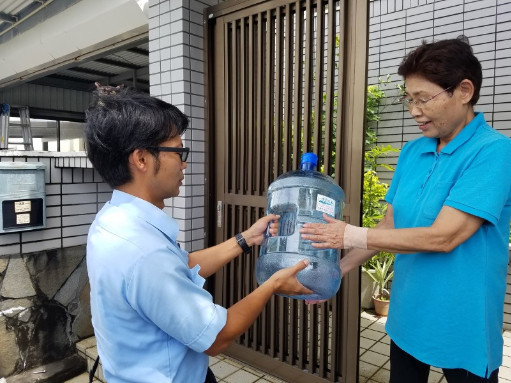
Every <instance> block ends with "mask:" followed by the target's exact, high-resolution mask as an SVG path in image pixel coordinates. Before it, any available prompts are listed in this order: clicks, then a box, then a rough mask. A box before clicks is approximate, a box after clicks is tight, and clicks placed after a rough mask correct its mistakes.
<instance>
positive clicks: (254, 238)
mask: <svg viewBox="0 0 511 383" xmlns="http://www.w3.org/2000/svg"><path fill="white" fill-rule="evenodd" d="M279 218H280V215H276V214H268V215H267V216H264V217H262V218H260V219H258V220H257V221H256V222H255V223H254V224H253V225H252V226H250V228H248V229H247V230H245V231H244V232H243V233H241V234H242V235H243V238H245V241H247V245H249V246H254V245H260V244H261V242H263V239H264V233H265V232H266V229H267V228H268V225H269V224H270V222H272V221H273V222H274V223H275V222H278V220H279ZM272 225H273V224H272Z"/></svg>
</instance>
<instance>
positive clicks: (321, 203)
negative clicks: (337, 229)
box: [316, 194, 335, 217]
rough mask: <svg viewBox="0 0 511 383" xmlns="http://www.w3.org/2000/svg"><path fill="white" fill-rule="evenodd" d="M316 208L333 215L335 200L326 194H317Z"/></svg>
mask: <svg viewBox="0 0 511 383" xmlns="http://www.w3.org/2000/svg"><path fill="white" fill-rule="evenodd" d="M316 210H319V211H322V212H323V213H326V214H328V215H331V216H332V217H334V216H335V200H334V199H333V198H330V197H327V196H326V195H322V194H318V197H317V199H316Z"/></svg>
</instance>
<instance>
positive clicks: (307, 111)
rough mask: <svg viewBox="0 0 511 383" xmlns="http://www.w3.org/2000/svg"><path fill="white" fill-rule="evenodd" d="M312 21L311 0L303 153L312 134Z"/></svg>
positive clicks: (307, 12) (307, 22)
mask: <svg viewBox="0 0 511 383" xmlns="http://www.w3.org/2000/svg"><path fill="white" fill-rule="evenodd" d="M312 19H313V9H312V4H311V0H307V2H306V8H305V72H304V75H305V81H304V90H303V93H304V106H303V116H304V117H303V151H304V152H309V151H310V149H311V146H310V140H311V138H310V135H311V134H310V133H311V124H310V123H311V121H310V115H311V103H312V86H311V84H312V70H313V63H312V59H313V57H312V56H313V54H312V48H313V46H312V45H313V42H312V40H313V37H312V31H313V28H312V24H313V23H312Z"/></svg>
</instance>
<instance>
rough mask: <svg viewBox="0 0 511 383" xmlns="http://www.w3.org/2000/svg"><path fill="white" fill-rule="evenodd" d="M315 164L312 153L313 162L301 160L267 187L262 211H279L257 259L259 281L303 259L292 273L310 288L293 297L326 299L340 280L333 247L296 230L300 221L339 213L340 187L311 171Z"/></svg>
mask: <svg viewBox="0 0 511 383" xmlns="http://www.w3.org/2000/svg"><path fill="white" fill-rule="evenodd" d="M310 154H313V153H307V154H306V155H310ZM304 156H305V155H304ZM313 156H314V157H316V156H315V155H313ZM310 158H311V157H310V156H309V157H308V159H309V160H310ZM302 161H303V156H302ZM316 164H317V157H316V158H315V159H314V158H312V165H313V166H311V163H306V164H305V165H304V164H303V163H302V165H303V166H301V169H300V170H295V171H291V172H288V173H285V174H283V175H281V176H280V177H279V178H277V180H275V181H274V182H272V184H271V185H270V187H269V188H268V202H267V209H266V210H267V213H272V214H278V215H280V219H279V221H278V231H277V233H276V235H274V236H268V237H266V238H265V239H264V241H263V243H262V244H261V251H260V256H259V259H258V261H257V265H256V278H257V281H258V283H259V284H261V283H263V282H264V281H266V280H267V279H268V278H269V277H270V276H271V275H273V274H274V273H275V272H276V271H278V270H280V269H282V268H287V267H291V266H293V265H295V264H296V263H298V262H299V261H301V260H303V259H308V260H309V265H308V266H307V268H305V269H304V270H302V271H300V272H299V273H298V275H297V277H298V280H299V281H300V282H301V283H302V284H303V285H304V286H306V287H308V288H309V289H311V290H312V291H314V293H313V294H310V295H301V296H292V298H297V299H309V300H320V299H328V298H330V297H331V296H333V295H334V294H335V293H336V292H337V290H338V289H339V286H340V283H341V273H340V269H339V265H338V262H339V252H338V250H336V249H316V248H314V247H313V246H312V242H311V241H309V240H305V239H303V238H301V235H300V229H301V227H302V226H303V225H304V224H305V223H325V220H324V219H323V213H326V214H328V215H329V216H331V217H334V218H337V219H339V218H340V217H341V216H342V209H343V206H344V192H343V191H342V189H341V188H340V187H339V186H338V185H337V184H335V183H334V182H333V180H332V179H331V178H330V177H328V176H325V175H323V174H321V173H319V172H317V171H315V170H314V169H315V166H316Z"/></svg>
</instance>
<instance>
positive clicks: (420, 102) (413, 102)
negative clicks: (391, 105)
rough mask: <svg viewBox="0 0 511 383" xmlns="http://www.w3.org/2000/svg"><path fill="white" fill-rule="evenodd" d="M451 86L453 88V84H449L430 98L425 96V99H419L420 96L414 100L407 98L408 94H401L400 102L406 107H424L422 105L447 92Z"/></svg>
mask: <svg viewBox="0 0 511 383" xmlns="http://www.w3.org/2000/svg"><path fill="white" fill-rule="evenodd" d="M452 88H454V86H450V87H448V88H445V89H444V90H441V91H440V92H438V93H437V94H435V95H433V96H431V97H430V98H427V99H421V98H418V99H417V100H414V99H412V98H409V97H408V96H403V97H401V98H400V99H399V101H400V102H402V103H403V104H404V105H405V106H406V107H408V109H411V108H413V107H414V106H416V107H417V108H424V106H425V105H426V104H427V103H428V102H430V101H431V100H433V99H434V98H435V97H436V96H439V95H441V94H442V93H444V92H447V91H449V90H451V89H452Z"/></svg>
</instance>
